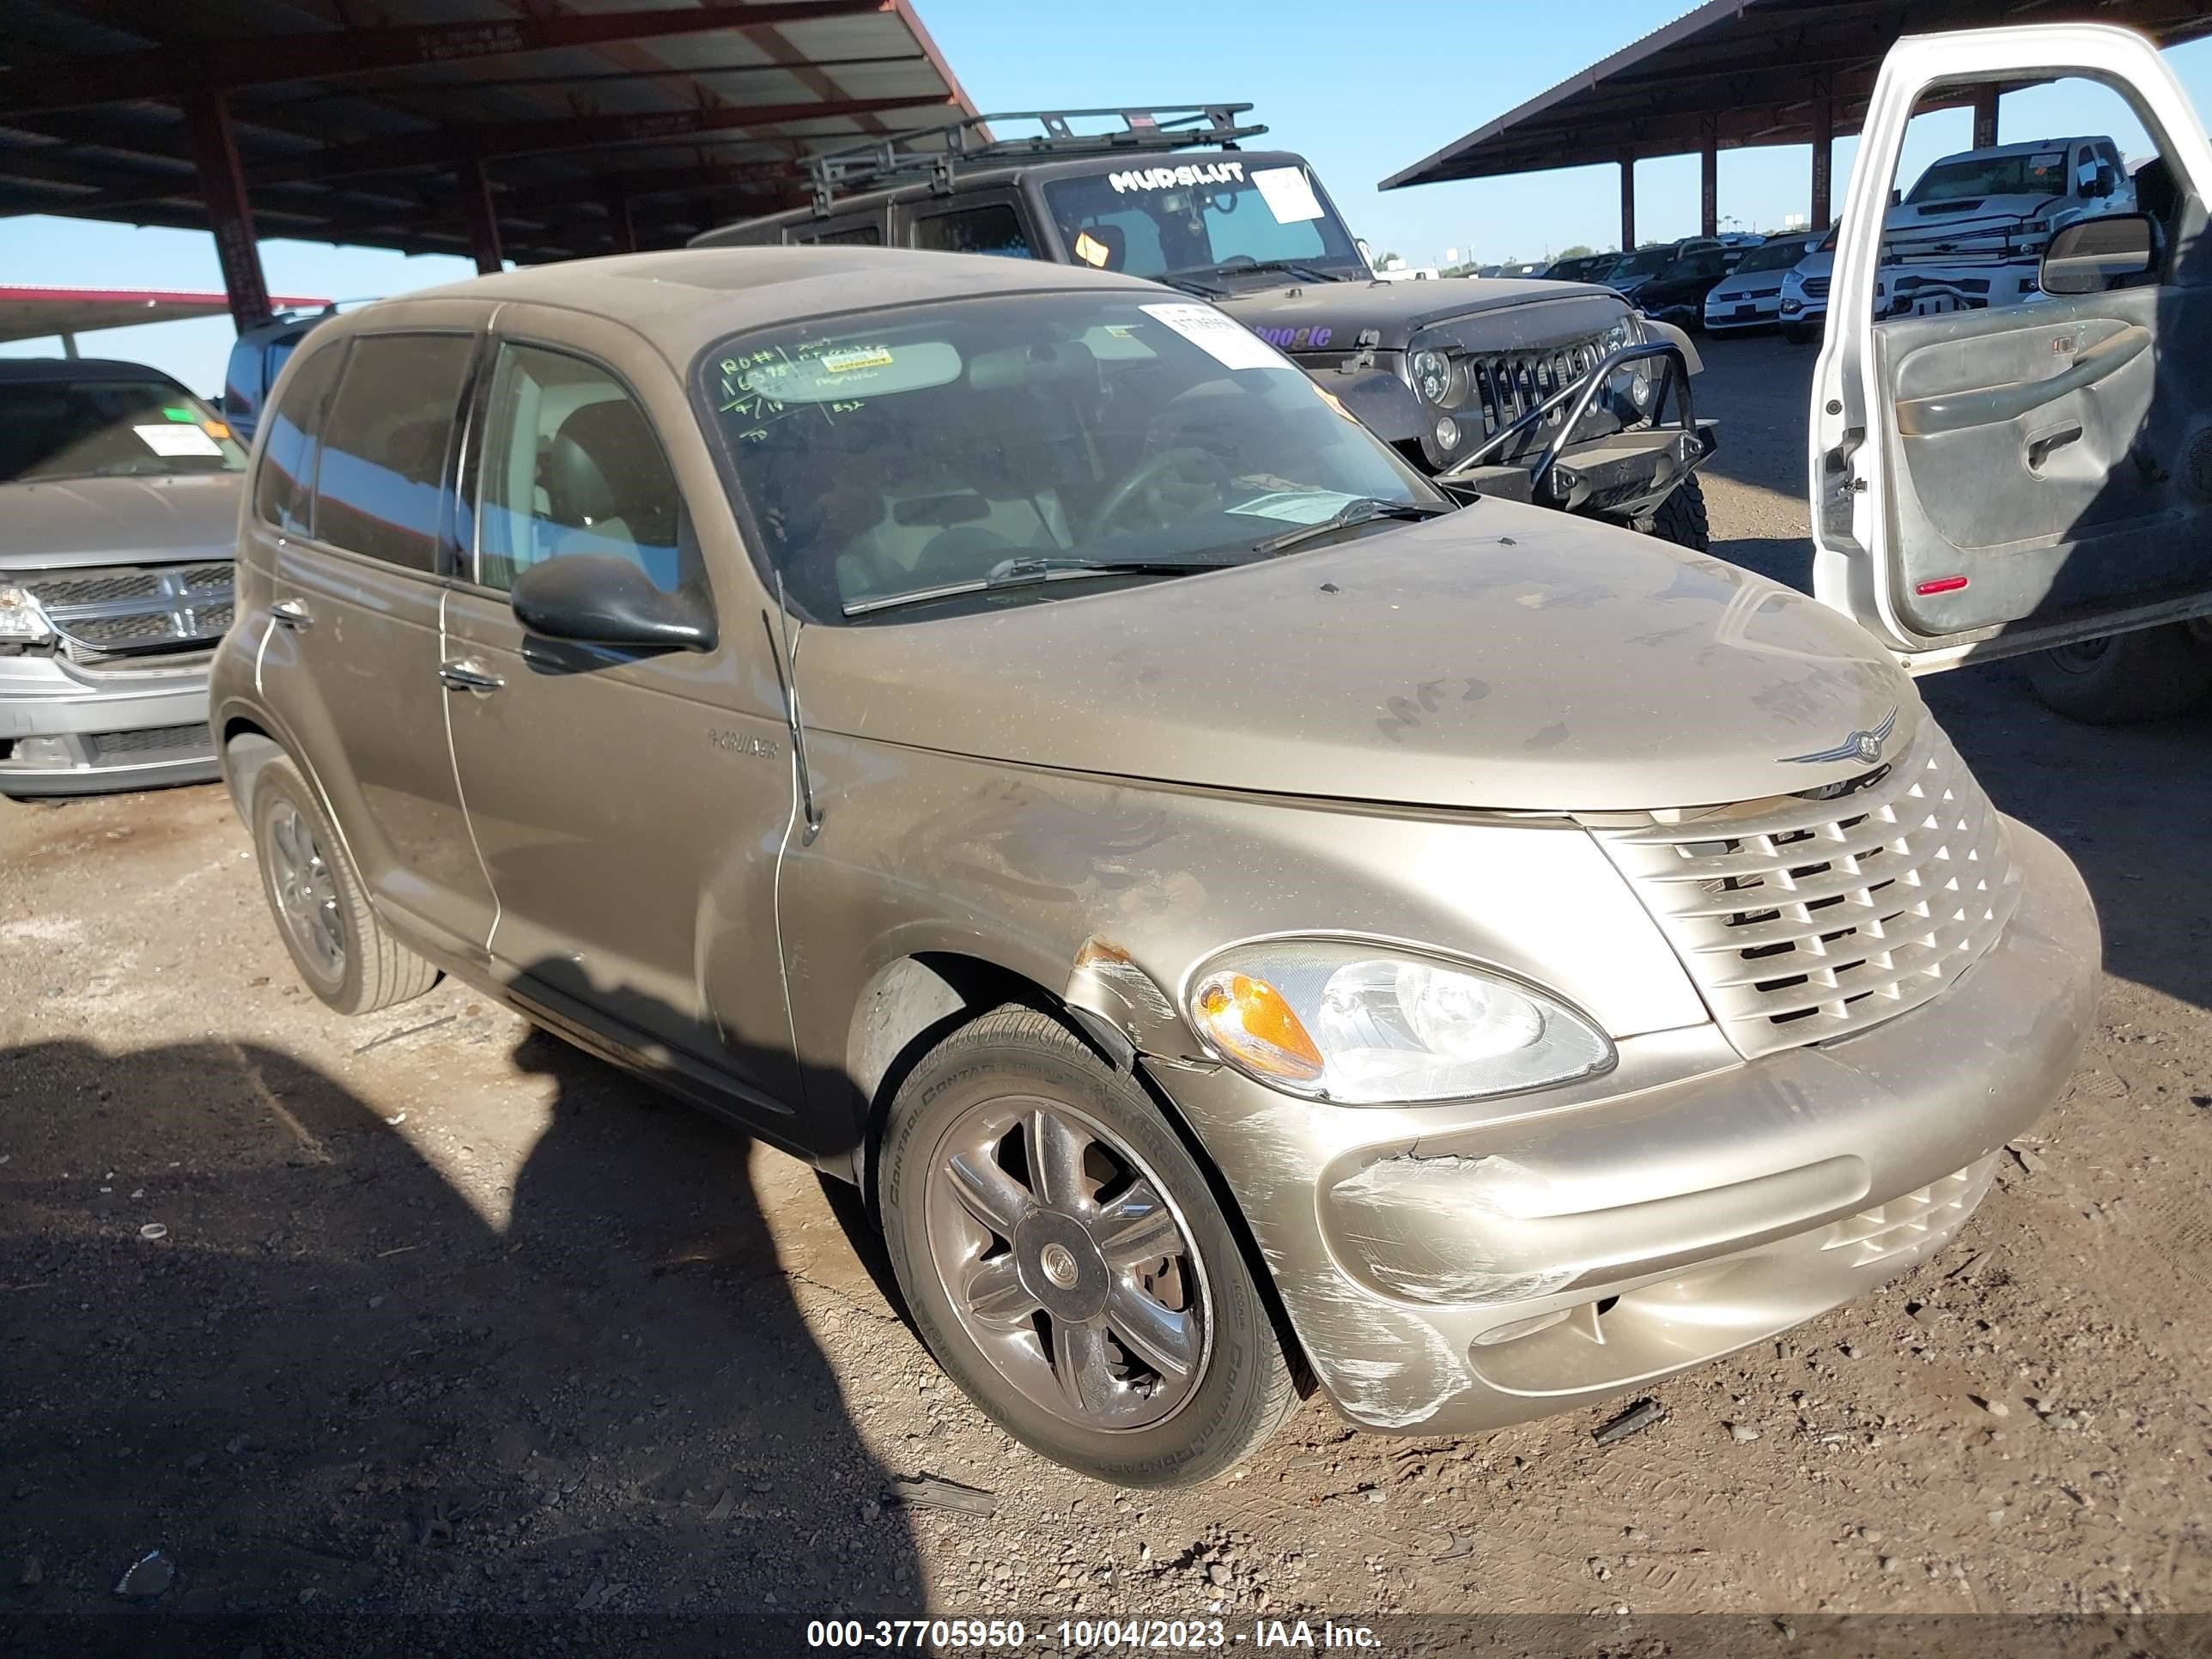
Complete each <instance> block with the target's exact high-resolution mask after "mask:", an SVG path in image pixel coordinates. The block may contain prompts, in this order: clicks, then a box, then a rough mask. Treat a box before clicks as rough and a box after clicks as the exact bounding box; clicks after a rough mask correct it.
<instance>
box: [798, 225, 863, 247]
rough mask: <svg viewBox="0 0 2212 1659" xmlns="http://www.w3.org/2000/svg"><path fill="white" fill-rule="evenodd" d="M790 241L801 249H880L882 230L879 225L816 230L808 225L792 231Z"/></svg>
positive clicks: (844, 226) (842, 226) (843, 226)
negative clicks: (844, 247)
mask: <svg viewBox="0 0 2212 1659" xmlns="http://www.w3.org/2000/svg"><path fill="white" fill-rule="evenodd" d="M791 240H793V242H796V243H798V244H799V246H802V247H838V246H849V247H881V246H883V245H884V228H883V226H882V224H880V223H874V224H865V225H854V224H848V225H840V226H838V227H837V228H835V229H828V228H824V229H820V230H817V229H816V228H813V227H812V226H811V225H810V226H808V227H807V228H805V229H804V230H794V231H793V232H792V233H791Z"/></svg>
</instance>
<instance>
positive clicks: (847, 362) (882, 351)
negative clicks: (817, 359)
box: [821, 346, 892, 374]
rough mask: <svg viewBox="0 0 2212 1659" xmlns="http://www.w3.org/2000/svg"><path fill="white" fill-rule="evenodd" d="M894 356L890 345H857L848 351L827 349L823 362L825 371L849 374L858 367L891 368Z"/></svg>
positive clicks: (822, 357) (823, 355)
mask: <svg viewBox="0 0 2212 1659" xmlns="http://www.w3.org/2000/svg"><path fill="white" fill-rule="evenodd" d="M891 362H892V358H891V353H890V347H889V346H857V347H854V349H851V350H848V351H825V352H823V354H822V356H821V363H822V367H823V371H824V372H825V373H828V374H851V373H852V372H853V370H854V369H856V368H890V366H891Z"/></svg>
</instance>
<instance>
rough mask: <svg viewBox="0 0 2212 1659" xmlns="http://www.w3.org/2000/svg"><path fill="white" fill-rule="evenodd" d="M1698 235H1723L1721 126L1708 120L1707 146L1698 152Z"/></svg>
mask: <svg viewBox="0 0 2212 1659" xmlns="http://www.w3.org/2000/svg"><path fill="white" fill-rule="evenodd" d="M1698 185H1699V194H1698V226H1699V229H1698V234H1699V235H1700V236H1717V235H1719V234H1721V139H1720V124H1719V123H1718V122H1717V121H1713V120H1710V119H1709V120H1707V121H1706V123H1705V146H1704V148H1703V149H1700V150H1699V152H1698Z"/></svg>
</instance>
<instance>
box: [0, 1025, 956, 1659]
mask: <svg viewBox="0 0 2212 1659" xmlns="http://www.w3.org/2000/svg"><path fill="white" fill-rule="evenodd" d="M513 1060H514V1065H515V1067H516V1069H517V1071H518V1072H520V1073H525V1074H533V1073H534V1074H540V1075H542V1076H544V1077H545V1078H548V1079H550V1081H551V1092H552V1104H551V1109H550V1116H549V1118H548V1120H547V1122H546V1126H545V1128H544V1132H543V1133H542V1135H541V1136H540V1137H539V1139H538V1141H537V1142H536V1144H535V1146H534V1147H533V1148H532V1151H531V1152H530V1154H529V1156H528V1158H527V1160H526V1163H525V1164H524V1165H523V1167H522V1168H521V1170H520V1173H519V1174H518V1175H517V1176H516V1177H515V1178H514V1181H513V1188H512V1192H511V1194H509V1193H508V1192H507V1191H506V1189H504V1188H501V1187H499V1186H497V1185H495V1184H493V1183H495V1182H496V1181H497V1180H498V1176H497V1175H496V1173H495V1172H492V1173H490V1174H489V1177H488V1179H487V1181H486V1182H485V1183H484V1184H483V1185H481V1186H478V1185H477V1184H476V1183H474V1182H471V1181H469V1180H467V1179H466V1178H465V1176H459V1177H457V1178H456V1179H454V1180H451V1181H449V1180H448V1179H447V1177H446V1176H445V1175H443V1174H441V1172H440V1170H439V1169H438V1168H437V1167H436V1166H435V1165H434V1164H432V1163H431V1162H430V1161H429V1160H428V1158H425V1157H424V1156H423V1155H422V1153H421V1152H418V1151H417V1150H416V1146H415V1145H414V1144H411V1143H410V1139H408V1138H407V1133H403V1131H402V1129H401V1128H400V1127H398V1126H397V1125H396V1124H395V1123H394V1122H392V1121H386V1118H385V1117H383V1116H382V1115H380V1114H379V1113H378V1112H377V1111H375V1110H374V1109H371V1108H370V1106H369V1105H368V1103H365V1102H364V1101H363V1100H362V1099H361V1098H359V1097H356V1095H355V1094H353V1093H352V1092H351V1091H349V1090H348V1089H347V1088H346V1087H345V1086H344V1085H343V1084H342V1083H340V1082H339V1081H337V1079H334V1078H332V1077H330V1076H328V1075H325V1074H324V1073H321V1072H319V1071H318V1070H316V1069H314V1068H313V1067H311V1066H306V1065H303V1064H302V1063H301V1062H300V1061H299V1060H295V1059H294V1058H292V1057H290V1056H288V1055H286V1054H282V1053H278V1052H276V1051H274V1050H271V1049H268V1048H257V1047H253V1046H250V1045H244V1044H240V1043H235V1042H223V1041H220V1040H216V1041H210V1042H191V1043H185V1044H177V1045H169V1046H161V1047H152V1048H142V1049H139V1050H137V1051H132V1052H122V1053H109V1052H106V1051H103V1050H101V1049H100V1048H95V1047H94V1046H92V1045H90V1044H88V1043H85V1042H76V1041H66V1040H64V1041H55V1042H37V1043H33V1044H29V1045H27V1046H24V1047H21V1048H14V1049H10V1050H6V1051H0V1149H4V1150H5V1152H6V1153H7V1157H6V1158H5V1159H4V1164H5V1167H4V1168H0V1193H4V1194H5V1205H4V1208H0V1374H4V1375H5V1376H6V1377H7V1379H8V1381H7V1384H6V1387H5V1389H4V1390H0V1443H4V1444H5V1446H6V1449H7V1460H6V1474H5V1479H6V1480H7V1482H8V1486H7V1489H6V1491H5V1492H0V1499H4V1500H5V1503H4V1509H0V1514H3V1515H4V1516H5V1520H4V1524H0V1537H4V1540H5V1543H4V1548H5V1550H6V1552H7V1553H6V1555H5V1556H4V1558H0V1565H4V1568H5V1572H6V1577H5V1579H4V1581H3V1582H0V1597H5V1598H6V1600H5V1601H4V1603H0V1650H4V1651H13V1650H18V1649H20V1650H24V1651H39V1652H42V1653H46V1652H60V1651H75V1650H85V1651H93V1650H106V1649H107V1648H108V1647H110V1646H112V1645H113V1644H124V1645H126V1646H129V1647H132V1648H137V1647H141V1646H145V1647H146V1648H148V1650H161V1651H165V1652H184V1651H198V1650H201V1649H202V1648H203V1647H205V1648H207V1650H210V1651H221V1652H222V1653H224V1654H226V1655H228V1656H234V1655H235V1654H237V1653H238V1652H239V1651H240V1647H241V1645H243V1644H257V1643H263V1642H264V1638H266V1637H271V1636H273V1637H274V1638H276V1640H277V1645H276V1646H273V1647H269V1646H264V1650H265V1651H268V1652H270V1653H276V1652H282V1651H293V1650H295V1648H296V1650H299V1651H309V1650H312V1651H315V1652H318V1653H339V1652H354V1651H362V1652H368V1651H392V1650H395V1646H394V1644H395V1643H396V1642H398V1641H399V1640H400V1635H399V1633H400V1632H402V1631H409V1632H412V1636H411V1638H410V1639H413V1640H415V1642H416V1646H417V1648H418V1649H419V1650H428V1648H429V1647H433V1646H440V1645H443V1646H444V1647H446V1648H447V1650H453V1651H468V1652H471V1653H493V1654H497V1653H507V1652H514V1653H521V1652H525V1651H528V1652H532V1653H538V1652H543V1651H544V1650H547V1648H548V1646H549V1645H550V1646H554V1647H562V1646H567V1647H572V1648H574V1650H579V1651H586V1650H588V1651H594V1652H601V1651H613V1650H630V1649H632V1648H633V1647H636V1648H639V1649H641V1650H652V1651H654V1652H657V1653H665V1652H671V1651H680V1652H689V1651H692V1650H704V1649H705V1648H707V1647H709V1646H711V1647H712V1648H714V1650H718V1651H728V1650H742V1649H743V1648H744V1646H745V1645H746V1642H745V1640H744V1635H743V1632H744V1630H745V1629H746V1627H747V1626H746V1621H747V1620H751V1619H752V1618H754V1617H755V1616H756V1615H757V1614H758V1613H762V1612H763V1611H765V1612H767V1613H769V1614H771V1615H778V1614H781V1615H788V1616H791V1617H793V1618H799V1619H803V1618H805V1617H808V1616H822V1615H825V1614H829V1613H836V1612H840V1611H845V1610H855V1611H869V1610H880V1609H884V1608H890V1607H899V1606H904V1607H913V1606H915V1605H916V1604H917V1603H918V1602H919V1601H920V1599H921V1588H920V1583H919V1569H918V1566H917V1565H916V1554H915V1545H914V1540H913V1537H912V1534H911V1532H910V1530H909V1528H908V1525H907V1523H906V1520H905V1517H904V1515H903V1512H902V1511H900V1510H896V1509H894V1508H891V1507H889V1506H888V1505H887V1504H885V1503H884V1495H885V1486H886V1484H887V1482H886V1476H885V1473H884V1470H883V1469H882V1468H880V1467H878V1464H877V1462H876V1461H875V1459H874V1458H873V1457H872V1455H871V1453H870V1452H869V1450H868V1449H867V1447H866V1445H865V1444H864V1443H863V1441H862V1439H861V1437H860V1433H859V1431H858V1430H857V1428H856V1427H855V1425H854V1423H853V1422H852V1421H851V1420H850V1419H849V1418H848V1415H847V1413H846V1411H845V1408H844V1404H843V1400H842V1394H841V1390H840V1388H839V1385H838V1380H837V1378H836V1376H835V1374H834V1373H833V1372H832V1370H831V1368H830V1365H829V1361H828V1360H827V1358H825V1357H824V1355H823V1352H821V1350H820V1348H819V1347H818V1346H817V1343H816V1340H815V1339H814V1337H813V1336H812V1335H811V1334H810V1331H809V1328H808V1326H807V1322H806V1321H805V1317H804V1316H802V1313H801V1310H799V1307H798V1306H797V1304H796V1303H795V1302H794V1300H793V1291H792V1288H791V1281H790V1280H789V1279H787V1277H786V1276H785V1273H784V1272H783V1271H782V1269H781V1267H780V1266H779V1264H778V1261H777V1257H776V1254H775V1247H774V1245H773V1243H772V1242H771V1240H770V1238H769V1232H768V1230H767V1226H766V1224H765V1222H764V1220H763V1216H762V1212H761V1206H760V1204H759V1202H758V1200H757V1198H756V1196H755V1193H754V1190H753V1187H752V1185H751V1182H750V1177H749V1173H748V1171H749V1164H750V1152H751V1150H752V1149H751V1147H750V1143H749V1142H747V1141H746V1140H745V1139H744V1137H742V1136H741V1135H738V1134H737V1133H734V1132H732V1131H731V1130H729V1129H727V1128H726V1127H723V1126H722V1125H720V1123H718V1122H716V1121H713V1120H710V1119H708V1118H707V1117H705V1116H703V1115H699V1114H696V1113H694V1112H691V1111H690V1110H688V1109H684V1107H681V1106H679V1105H677V1104H674V1103H669V1102H667V1101H665V1099H664V1098H663V1097H659V1096H658V1095H657V1094H655V1093H654V1091H652V1090H651V1089H650V1088H649V1087H648V1086H647V1085H644V1084H642V1083H639V1082H637V1081H635V1080H634V1079H631V1078H629V1077H628V1076H627V1075H625V1074H623V1073H619V1072H617V1071H616V1070H614V1069H613V1068H611V1067H610V1066H605V1065H603V1064H601V1063H600V1062H599V1061H598V1060H593V1059H592V1058H590V1057H589V1056H587V1055H585V1054H581V1053H580V1052H578V1051H576V1050H574V1049H573V1048H569V1047H568V1045H566V1044H564V1043H562V1042H557V1041H556V1040H554V1039H552V1038H549V1037H546V1036H539V1035H535V1034H533V1035H531V1036H527V1037H526V1038H525V1039H524V1040H523V1041H522V1042H520V1044H518V1046H517V1048H516V1049H515V1052H514V1054H513ZM421 1115H422V1116H435V1112H432V1113H429V1114H421ZM423 1130H424V1126H423V1125H422V1124H421V1123H419V1122H418V1123H417V1124H416V1126H415V1127H414V1129H413V1131H412V1133H416V1134H420V1133H423ZM455 1156H457V1157H460V1158H463V1160H464V1163H465V1158H466V1154H465V1151H463V1150H459V1149H455ZM156 1550H158V1551H161V1552H162V1553H163V1559H162V1560H161V1561H160V1562H156V1563H154V1564H150V1565H149V1566H147V1567H146V1568H144V1569H142V1570H141V1575H140V1577H139V1578H138V1580H137V1588H138V1589H142V1590H143V1591H146V1592H148V1593H146V1594H144V1595H139V1596H137V1597H134V1598H131V1599H130V1600H128V1601H126V1600H125V1599H123V1598H120V1597H118V1595H117V1594H116V1586H117V1584H118V1581H120V1580H122V1579H123V1577H124V1575H125V1572H126V1570H128V1569H130V1568H131V1564H132V1563H134V1562H137V1561H139V1560H140V1559H142V1558H143V1557H145V1556H147V1555H148V1554H149V1552H154V1551H156ZM19 1581H21V1582H20V1583H19ZM771 1597H772V1598H774V1599H772V1600H771V1599H769V1598H771ZM179 1614H184V1615H197V1617H194V1618H191V1619H190V1620H179V1619H178V1618H176V1617H173V1616H172V1615H179ZM792 1633H793V1635H796V1633H797V1632H796V1629H795V1628H794V1630H793V1632H792ZM457 1642H458V1643H459V1645H458V1646H455V1645H453V1644H455V1643H457ZM180 1644H185V1645H180ZM210 1644H212V1645H210ZM226 1644H227V1645H226ZM288 1644H290V1645H288ZM426 1644H427V1645H426Z"/></svg>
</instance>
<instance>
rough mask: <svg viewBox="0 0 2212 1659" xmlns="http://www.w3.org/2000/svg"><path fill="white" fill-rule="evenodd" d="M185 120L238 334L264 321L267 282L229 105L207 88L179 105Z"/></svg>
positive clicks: (266, 318)
mask: <svg viewBox="0 0 2212 1659" xmlns="http://www.w3.org/2000/svg"><path fill="white" fill-rule="evenodd" d="M185 125H187V126H188V127H189V128H190V130H191V144H192V160H193V161H194V162H195V163H196V164H197V166H198V167H199V173H200V193H201V195H202V196H203V197H205V198H206V202H207V215H208V228H209V229H210V230H211V231H213V232H214V233H215V252H216V260H217V261H218V262H219V263H220V264H222V288H223V293H224V294H225V295H226V296H228V299H229V301H230V315H231V319H232V320H233V321H234V322H235V323H236V324H237V325H238V327H239V330H240V332H241V333H242V332H244V331H246V329H249V328H252V327H253V326H254V325H256V324H258V323H265V322H267V321H268V320H269V317H270V309H269V283H268V280H267V279H266V278H265V277H264V276H262V274H261V247H260V245H259V243H258V242H257V241H256V240H254V235H253V206H252V203H250V202H249V201H248V200H247V199H246V177H245V174H244V173H243V172H242V171H241V170H240V167H239V165H238V145H237V143H236V142H235V141H234V139H233V138H232V137H231V131H230V106H229V105H228V104H227V103H226V102H225V101H224V100H223V95H222V94H221V93H219V92H214V93H209V94H206V95H205V96H204V97H200V98H195V99H193V100H191V103H190V104H189V105H187V106H185Z"/></svg>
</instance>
